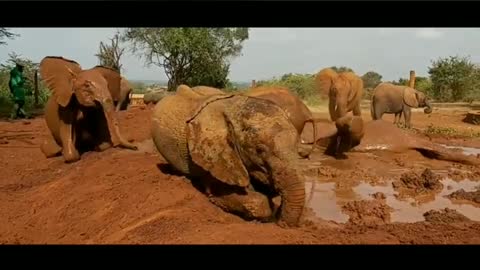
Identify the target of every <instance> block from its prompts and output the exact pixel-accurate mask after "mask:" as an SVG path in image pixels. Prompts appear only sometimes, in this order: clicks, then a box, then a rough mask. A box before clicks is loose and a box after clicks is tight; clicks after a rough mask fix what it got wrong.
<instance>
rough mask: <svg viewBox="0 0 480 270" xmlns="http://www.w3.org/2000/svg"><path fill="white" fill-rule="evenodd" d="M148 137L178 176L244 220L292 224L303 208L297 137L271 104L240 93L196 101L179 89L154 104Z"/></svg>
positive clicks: (198, 97) (189, 92) (186, 90)
mask: <svg viewBox="0 0 480 270" xmlns="http://www.w3.org/2000/svg"><path fill="white" fill-rule="evenodd" d="M152 120H153V121H152V137H153V140H154V143H155V145H156V147H157V149H158V151H159V152H160V154H161V155H162V156H163V157H164V158H165V159H166V160H167V161H168V163H169V164H171V165H172V166H173V167H174V168H175V169H176V170H178V171H179V172H181V173H182V174H184V175H187V176H189V177H191V178H192V179H193V181H194V183H199V184H202V185H203V187H204V188H205V192H206V193H207V194H208V195H209V196H210V200H211V201H212V202H213V203H214V204H216V205H217V206H219V207H221V208H223V209H224V210H226V211H228V212H233V213H237V214H239V215H241V216H243V217H245V218H254V219H260V220H271V218H273V217H274V216H276V214H275V212H277V209H275V208H274V207H271V206H270V205H275V199H274V198H277V197H278V196H280V198H281V203H280V209H279V210H278V211H279V212H278V213H279V216H278V223H279V224H280V225H287V226H296V225H298V222H299V219H300V217H301V216H302V212H303V209H304V203H305V186H304V184H305V180H304V178H303V175H302V174H301V173H300V172H299V171H297V167H296V161H297V160H298V159H299V158H300V157H299V155H298V153H297V146H298V144H299V136H298V133H297V131H296V129H295V127H294V126H293V125H292V123H291V122H290V121H289V119H288V117H287V115H286V114H285V112H284V111H283V110H282V109H281V108H280V107H278V106H277V105H275V104H274V103H273V102H271V101H268V100H264V99H260V98H255V97H248V96H245V95H200V94H198V93H196V92H194V91H192V89H191V88H189V87H188V86H185V85H181V86H179V87H178V88H177V92H176V94H175V95H172V96H168V97H165V98H164V99H162V100H161V101H160V102H159V103H157V104H156V106H155V109H154V112H153V118H152Z"/></svg>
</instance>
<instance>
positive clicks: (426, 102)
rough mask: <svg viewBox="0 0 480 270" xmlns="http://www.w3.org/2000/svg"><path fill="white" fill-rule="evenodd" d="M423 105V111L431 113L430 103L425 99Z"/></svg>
mask: <svg viewBox="0 0 480 270" xmlns="http://www.w3.org/2000/svg"><path fill="white" fill-rule="evenodd" d="M425 107H426V108H425V109H424V110H423V112H424V113H426V114H430V113H432V104H431V103H430V102H429V101H428V100H425Z"/></svg>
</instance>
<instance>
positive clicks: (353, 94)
mask: <svg viewBox="0 0 480 270" xmlns="http://www.w3.org/2000/svg"><path fill="white" fill-rule="evenodd" d="M315 84H316V87H317V90H318V91H319V92H320V93H322V94H323V95H328V111H329V114H330V119H331V120H332V121H336V120H337V119H338V118H341V117H344V116H345V115H346V114H347V113H348V112H352V113H353V115H354V116H361V114H362V111H361V108H360V102H361V100H362V97H363V93H364V89H363V81H362V79H361V78H360V77H358V76H357V75H355V73H353V72H341V73H337V72H336V71H334V70H333V69H331V68H325V69H322V70H320V71H319V72H318V73H317V75H316V76H315Z"/></svg>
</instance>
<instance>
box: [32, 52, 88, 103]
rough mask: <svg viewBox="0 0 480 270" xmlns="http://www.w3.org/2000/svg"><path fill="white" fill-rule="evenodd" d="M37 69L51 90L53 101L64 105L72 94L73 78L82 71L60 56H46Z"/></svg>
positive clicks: (74, 63)
mask: <svg viewBox="0 0 480 270" xmlns="http://www.w3.org/2000/svg"><path fill="white" fill-rule="evenodd" d="M39 69H40V76H41V78H42V80H43V81H44V82H45V84H46V85H47V87H48V89H50V91H52V94H53V96H54V97H55V101H56V102H57V103H58V104H59V105H60V106H62V107H66V106H67V105H68V103H70V98H71V97H72V94H73V80H74V79H75V78H76V77H77V75H78V74H79V73H80V72H82V67H81V66H80V65H79V64H78V63H77V62H75V61H73V60H70V59H66V58H63V57H61V56H47V57H45V58H43V59H42V61H41V62H40V68H39Z"/></svg>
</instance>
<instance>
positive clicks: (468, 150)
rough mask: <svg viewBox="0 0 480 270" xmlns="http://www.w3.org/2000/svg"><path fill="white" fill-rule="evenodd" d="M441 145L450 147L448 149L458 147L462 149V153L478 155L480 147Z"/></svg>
mask: <svg viewBox="0 0 480 270" xmlns="http://www.w3.org/2000/svg"><path fill="white" fill-rule="evenodd" d="M441 145H442V146H443V147H446V148H450V149H460V150H462V152H463V154H465V155H475V156H476V155H480V148H473V147H463V146H450V145H444V144H441Z"/></svg>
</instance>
